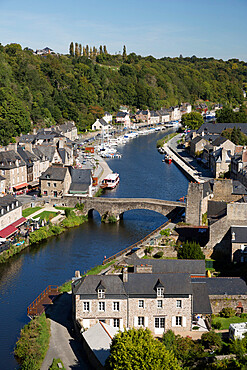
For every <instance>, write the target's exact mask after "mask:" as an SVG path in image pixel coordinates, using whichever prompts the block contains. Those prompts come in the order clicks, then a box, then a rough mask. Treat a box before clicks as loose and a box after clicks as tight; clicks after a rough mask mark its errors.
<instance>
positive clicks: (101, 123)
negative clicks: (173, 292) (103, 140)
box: [92, 118, 111, 131]
mask: <svg viewBox="0 0 247 370" xmlns="http://www.w3.org/2000/svg"><path fill="white" fill-rule="evenodd" d="M109 129H111V125H110V124H109V123H108V122H106V121H105V120H104V118H100V119H98V118H97V119H96V121H95V122H94V123H93V125H92V130H104V131H106V130H109Z"/></svg>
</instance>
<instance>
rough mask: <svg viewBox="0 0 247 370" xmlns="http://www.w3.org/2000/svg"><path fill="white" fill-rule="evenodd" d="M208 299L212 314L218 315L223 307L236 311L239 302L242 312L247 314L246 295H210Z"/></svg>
mask: <svg viewBox="0 0 247 370" xmlns="http://www.w3.org/2000/svg"><path fill="white" fill-rule="evenodd" d="M209 299H210V303H211V307H212V313H213V314H218V313H219V312H220V311H221V310H222V308H224V307H231V308H233V309H234V310H236V308H237V306H238V303H239V302H241V303H242V305H243V312H244V313H246V312H247V295H238V296H237V295H210V296H209Z"/></svg>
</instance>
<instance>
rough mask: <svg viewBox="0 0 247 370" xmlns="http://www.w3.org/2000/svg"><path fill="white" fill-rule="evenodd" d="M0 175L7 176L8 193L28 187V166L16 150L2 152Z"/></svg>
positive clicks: (0, 153) (0, 155) (0, 154)
mask: <svg viewBox="0 0 247 370" xmlns="http://www.w3.org/2000/svg"><path fill="white" fill-rule="evenodd" d="M0 175H2V176H3V177H4V178H5V186H6V193H12V192H16V191H19V190H23V189H26V188H27V186H28V184H27V166H26V163H25V162H24V161H23V159H22V158H21V156H20V155H19V154H18V153H17V152H16V151H14V150H8V151H3V152H0Z"/></svg>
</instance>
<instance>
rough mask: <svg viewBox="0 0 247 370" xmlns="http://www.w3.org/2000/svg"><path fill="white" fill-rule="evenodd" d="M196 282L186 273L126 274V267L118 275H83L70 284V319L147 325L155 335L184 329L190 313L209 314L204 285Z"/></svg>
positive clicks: (86, 323)
mask: <svg viewBox="0 0 247 370" xmlns="http://www.w3.org/2000/svg"><path fill="white" fill-rule="evenodd" d="M197 284H200V283H193V284H192V281H191V277H190V274H188V273H173V274H170V273H168V274H166V273H163V274H162V273H161V274H156V273H128V272H127V268H125V269H124V270H123V274H122V275H89V276H85V277H83V278H81V279H78V280H76V281H75V282H74V283H73V284H72V294H73V319H74V321H75V323H77V324H78V325H79V326H80V327H81V328H84V329H86V328H90V327H92V326H94V325H95V324H97V323H98V322H100V321H102V322H104V323H106V324H108V325H110V326H113V327H116V328H123V327H126V328H128V327H135V328H139V327H145V328H149V329H150V330H151V331H152V332H153V333H154V334H155V335H162V333H164V331H166V330H169V329H172V330H175V331H176V333H179V332H183V331H188V330H191V327H192V321H193V315H194V314H200V315H208V314H210V313H211V307H210V302H209V298H208V295H207V292H206V286H205V285H203V286H201V285H197ZM200 287H201V288H202V289H201V290H200V289H196V288H200ZM199 291H200V294H199V295H198V292H199Z"/></svg>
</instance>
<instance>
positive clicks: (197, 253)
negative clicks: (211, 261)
mask: <svg viewBox="0 0 247 370" xmlns="http://www.w3.org/2000/svg"><path fill="white" fill-rule="evenodd" d="M178 259H188V260H189V259H192V260H203V259H205V256H204V254H203V252H202V250H201V247H200V245H199V244H198V243H196V242H188V241H186V242H185V243H184V244H183V245H182V246H181V247H180V248H179V249H178Z"/></svg>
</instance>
